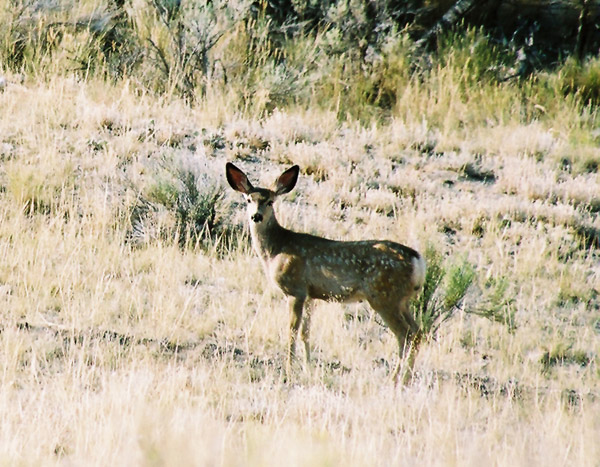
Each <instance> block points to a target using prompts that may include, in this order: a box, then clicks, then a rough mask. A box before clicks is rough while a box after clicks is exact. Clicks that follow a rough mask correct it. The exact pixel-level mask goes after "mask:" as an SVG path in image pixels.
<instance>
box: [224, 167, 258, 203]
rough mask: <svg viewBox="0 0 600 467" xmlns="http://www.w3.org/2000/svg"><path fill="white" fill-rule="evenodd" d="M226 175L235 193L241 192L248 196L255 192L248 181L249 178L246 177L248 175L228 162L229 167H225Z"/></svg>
mask: <svg viewBox="0 0 600 467" xmlns="http://www.w3.org/2000/svg"><path fill="white" fill-rule="evenodd" d="M225 174H226V175H227V181H228V182H229V185H231V188H233V189H234V190H235V191H239V192H241V193H244V194H245V195H247V194H248V193H250V192H251V191H253V190H254V187H253V186H252V183H250V181H249V180H248V177H246V174H245V173H244V172H242V171H241V170H240V169H238V168H237V167H236V166H235V165H233V164H232V163H231V162H228V163H227V165H225Z"/></svg>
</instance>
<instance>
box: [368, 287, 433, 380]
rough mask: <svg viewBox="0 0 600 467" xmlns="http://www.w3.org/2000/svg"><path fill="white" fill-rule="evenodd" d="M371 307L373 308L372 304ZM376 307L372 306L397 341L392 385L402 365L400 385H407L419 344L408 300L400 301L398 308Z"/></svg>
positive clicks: (418, 331)
mask: <svg viewBox="0 0 600 467" xmlns="http://www.w3.org/2000/svg"><path fill="white" fill-rule="evenodd" d="M371 305H372V306H373V304H371ZM377 305H378V306H377V307H375V306H373V308H374V309H375V311H377V312H378V313H379V315H380V316H381V317H382V318H383V321H384V322H385V324H387V326H388V327H389V328H390V330H391V331H392V332H393V333H394V335H395V336H396V339H397V340H398V350H399V359H398V363H397V364H396V367H395V368H394V371H393V373H392V378H393V380H394V384H396V383H397V382H398V376H399V374H400V370H401V369H402V366H403V364H404V367H405V373H404V376H403V378H402V383H403V384H408V383H410V381H411V379H412V376H413V366H414V363H415V358H416V356H417V351H418V348H419V344H420V342H421V331H420V330H419V325H418V324H417V323H416V321H415V320H414V318H413V317H412V315H411V314H410V309H409V306H408V305H409V301H408V299H404V300H402V301H401V302H400V305H399V306H398V305H395V306H385V307H383V306H381V305H380V304H377Z"/></svg>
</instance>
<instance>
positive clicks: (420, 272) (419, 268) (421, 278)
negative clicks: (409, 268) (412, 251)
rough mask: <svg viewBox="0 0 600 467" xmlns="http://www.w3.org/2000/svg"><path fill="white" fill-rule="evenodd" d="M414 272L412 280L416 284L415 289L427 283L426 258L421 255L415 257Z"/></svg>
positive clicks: (413, 261)
mask: <svg viewBox="0 0 600 467" xmlns="http://www.w3.org/2000/svg"><path fill="white" fill-rule="evenodd" d="M412 264H413V273H412V282H413V284H414V285H415V289H420V288H421V287H423V284H425V272H426V270H427V265H426V264H425V258H423V257H422V256H421V255H419V257H418V258H413V260H412Z"/></svg>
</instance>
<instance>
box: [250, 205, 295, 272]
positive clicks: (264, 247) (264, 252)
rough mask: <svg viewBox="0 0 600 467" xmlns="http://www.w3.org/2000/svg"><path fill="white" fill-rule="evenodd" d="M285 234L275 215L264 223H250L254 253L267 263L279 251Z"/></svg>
mask: <svg viewBox="0 0 600 467" xmlns="http://www.w3.org/2000/svg"><path fill="white" fill-rule="evenodd" d="M286 232H287V230H286V229H284V228H283V227H282V226H281V225H279V222H277V219H276V218H275V215H272V216H270V217H269V219H267V220H265V221H264V222H259V223H255V222H251V223H250V234H251V236H252V245H253V247H254V251H256V253H257V254H258V256H260V258H261V259H262V260H263V261H268V260H269V259H271V258H273V257H274V256H276V255H277V254H278V253H279V252H280V251H281V248H282V241H283V237H284V236H285V234H286Z"/></svg>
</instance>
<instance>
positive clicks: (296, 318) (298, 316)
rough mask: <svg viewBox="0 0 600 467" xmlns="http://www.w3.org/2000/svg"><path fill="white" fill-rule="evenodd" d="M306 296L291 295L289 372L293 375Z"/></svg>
mask: <svg viewBox="0 0 600 467" xmlns="http://www.w3.org/2000/svg"><path fill="white" fill-rule="evenodd" d="M304 301H305V298H304V297H290V314H291V319H290V340H289V347H288V359H287V374H288V377H289V376H290V375H291V369H292V360H293V359H294V358H295V356H296V339H297V338H298V329H300V324H301V323H302V309H303V307H304Z"/></svg>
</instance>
